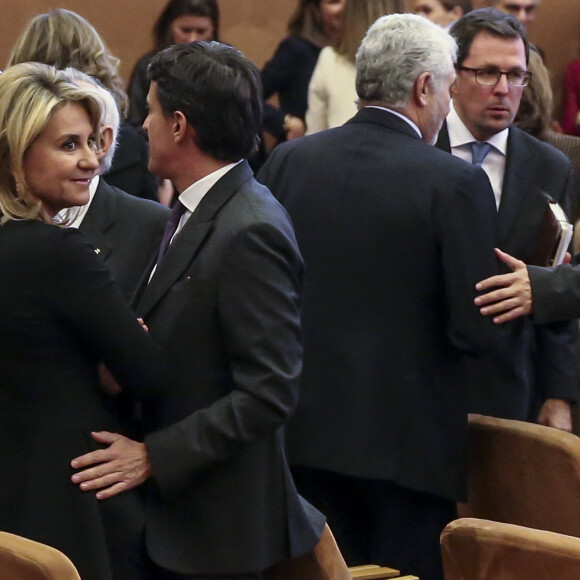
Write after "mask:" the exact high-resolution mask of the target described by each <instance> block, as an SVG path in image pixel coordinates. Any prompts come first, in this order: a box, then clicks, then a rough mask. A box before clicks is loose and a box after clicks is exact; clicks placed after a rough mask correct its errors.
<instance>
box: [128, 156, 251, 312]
mask: <svg viewBox="0 0 580 580" xmlns="http://www.w3.org/2000/svg"><path fill="white" fill-rule="evenodd" d="M252 175H253V173H252V170H251V169H250V166H249V165H248V163H247V162H246V161H243V162H242V163H240V164H239V165H237V166H236V167H234V168H233V169H231V170H230V171H228V173H226V175H224V176H223V177H222V178H221V179H220V180H219V181H218V182H217V183H216V184H215V185H214V186H213V187H212V188H211V189H210V190H209V191H208V192H207V194H206V195H205V196H204V198H203V199H202V200H201V202H200V204H199V206H198V207H197V208H196V210H195V211H194V212H193V214H192V215H191V217H190V218H189V219H188V220H187V223H186V224H185V226H184V227H183V229H182V230H181V231H180V232H179V234H178V235H177V236H176V237H175V239H174V240H173V243H172V244H171V246H170V247H169V249H168V250H167V252H166V254H165V256H164V257H163V260H162V261H161V263H160V264H159V265H158V267H157V270H156V271H155V273H154V274H153V277H152V278H151V280H150V282H149V284H148V285H147V287H146V288H144V290H143V292H142V294H141V297H140V299H138V300H137V311H138V313H139V315H140V316H147V314H148V313H149V312H150V311H151V309H152V308H153V307H154V306H155V305H156V304H157V303H158V302H159V300H161V298H163V296H164V295H165V294H166V293H167V292H168V291H169V289H170V288H171V287H172V286H173V284H175V282H176V281H177V280H178V279H179V278H180V277H181V276H182V275H183V273H184V272H185V270H186V269H187V268H188V266H189V265H190V264H191V262H192V261H193V260H194V259H195V256H196V255H197V253H198V252H199V250H200V249H201V247H202V246H203V243H204V241H205V240H206V238H207V237H208V236H209V235H210V234H211V231H212V229H213V227H214V222H215V220H216V218H217V216H218V213H219V211H220V209H221V208H222V207H223V206H224V205H225V204H226V203H227V202H228V200H229V199H230V198H231V197H232V196H233V195H234V194H235V193H236V191H237V190H238V189H239V188H240V187H241V186H242V185H243V184H244V183H246V182H247V181H248V180H249V179H251V177H252Z"/></svg>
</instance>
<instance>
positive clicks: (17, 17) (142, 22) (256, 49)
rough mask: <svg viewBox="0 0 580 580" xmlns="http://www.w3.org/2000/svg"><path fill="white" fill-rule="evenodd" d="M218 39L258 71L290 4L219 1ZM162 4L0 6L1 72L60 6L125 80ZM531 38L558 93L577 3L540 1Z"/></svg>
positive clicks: (17, 2) (578, 18) (93, 1)
mask: <svg viewBox="0 0 580 580" xmlns="http://www.w3.org/2000/svg"><path fill="white" fill-rule="evenodd" d="M219 2H220V7H221V11H222V39H223V40H224V41H225V42H229V43H231V44H233V45H235V46H237V47H238V48H240V50H242V51H243V52H245V53H246V54H247V55H248V56H249V57H250V58H252V59H253V60H254V61H255V62H256V63H257V64H258V65H259V66H261V65H263V64H264V62H265V61H266V60H267V59H268V58H269V56H270V55H271V54H272V52H273V51H274V49H275V48H276V45H277V43H278V42H279V40H280V39H281V38H282V37H283V36H284V33H285V29H286V23H287V21H288V18H289V16H290V14H291V13H292V11H293V9H294V6H295V2H294V1H293V0H219ZM164 4H165V0H59V2H58V4H55V2H54V0H25V1H23V0H2V18H0V67H4V66H5V64H6V61H7V59H8V55H9V53H10V48H11V46H12V44H13V43H14V41H15V39H16V38H17V36H18V34H19V32H20V31H21V30H22V28H23V27H24V25H25V24H26V22H27V21H28V20H29V19H30V18H31V17H32V16H34V15H35V14H38V13H40V12H46V11H47V10H49V9H50V8H51V7H54V6H60V7H63V8H68V9H70V10H74V11H76V12H78V13H79V14H81V15H82V16H84V17H85V18H87V19H88V20H89V21H90V22H91V23H92V24H93V25H94V26H95V27H96V28H97V30H98V31H99V32H100V33H101V35H102V36H103V38H104V39H105V41H106V42H107V44H108V45H109V47H110V49H111V50H112V52H113V53H114V54H115V55H117V56H118V57H120V58H121V61H122V65H121V72H122V74H123V76H124V77H125V78H128V76H129V74H130V72H131V69H132V67H133V64H134V63H135V61H136V60H137V58H139V56H140V55H141V54H143V53H144V52H146V51H147V50H148V49H149V47H150V44H151V40H150V31H151V26H152V24H153V22H154V20H155V18H156V16H157V14H158V13H159V12H160V10H161V8H162V7H163V6H164ZM531 38H532V40H533V41H534V42H536V43H537V44H538V45H539V46H541V47H542V48H543V49H544V50H545V52H546V55H547V63H548V65H549V67H550V69H551V71H552V73H553V80H554V86H555V88H556V89H557V91H558V94H559V88H560V86H561V80H562V74H563V70H564V67H565V65H566V63H567V62H568V61H569V60H570V59H571V58H572V57H573V55H574V54H575V50H576V47H577V39H579V38H580V2H579V1H578V0H543V2H542V4H541V6H540V9H539V12H538V17H537V21H536V22H535V23H534V26H533V28H532V30H531Z"/></svg>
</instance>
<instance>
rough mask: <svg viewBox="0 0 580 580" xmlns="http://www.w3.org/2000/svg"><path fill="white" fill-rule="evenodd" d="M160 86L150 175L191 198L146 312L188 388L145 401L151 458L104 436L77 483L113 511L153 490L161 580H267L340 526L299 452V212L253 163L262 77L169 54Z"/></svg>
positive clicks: (218, 59)
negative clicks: (133, 492)
mask: <svg viewBox="0 0 580 580" xmlns="http://www.w3.org/2000/svg"><path fill="white" fill-rule="evenodd" d="M149 71H150V77H151V81H152V82H151V88H150V92H149V96H148V104H149V115H148V117H147V119H146V121H145V124H144V127H145V129H146V130H147V132H148V134H149V141H150V150H151V160H150V169H151V170H152V172H153V173H155V174H156V175H158V176H159V177H161V178H165V179H170V180H171V181H172V182H173V184H174V185H175V187H176V188H177V190H178V191H179V192H180V196H179V202H178V204H177V208H181V213H182V215H181V217H180V218H179V219H178V211H177V210H176V211H175V213H174V215H173V219H171V220H170V222H171V223H172V224H174V226H175V227H176V229H175V228H173V229H175V233H174V234H173V233H172V230H171V229H168V231H167V232H166V234H167V236H166V237H165V238H164V243H162V247H161V250H160V258H159V259H158V262H157V264H156V267H155V269H154V271H153V274H152V276H151V278H150V281H149V284H148V285H147V286H146V287H144V288H142V289H141V292H140V295H139V296H138V299H137V302H136V304H137V311H138V313H139V314H140V315H141V316H143V317H144V319H145V322H146V324H147V325H148V327H149V332H150V333H151V336H152V337H153V338H154V339H155V340H156V341H158V342H159V343H160V344H161V345H163V346H164V347H165V348H166V349H167V351H168V352H169V353H170V356H171V360H172V363H173V367H174V369H175V375H176V381H175V385H174V386H173V390H172V391H171V392H169V393H167V395H166V396H165V397H160V398H156V399H149V400H144V401H143V424H144V428H145V432H146V433H147V435H146V437H145V442H144V443H140V442H135V441H131V440H129V439H127V438H125V437H121V436H120V435H116V434H111V433H101V434H95V438H96V439H97V440H98V441H100V442H102V443H110V444H111V445H110V447H109V448H108V449H106V450H103V451H100V452H96V453H93V454H89V455H88V456H86V457H84V458H80V459H78V460H77V462H73V465H74V466H76V467H82V466H87V465H90V464H92V463H95V462H97V463H101V464H100V465H98V466H97V467H93V468H89V469H88V470H85V472H84V473H82V474H80V475H79V477H75V478H74V481H75V482H82V481H83V480H86V482H85V483H84V484H83V485H82V488H83V489H96V488H100V487H103V486H104V487H105V489H104V490H102V491H100V492H99V493H98V497H100V498H102V499H105V498H107V497H110V496H112V495H115V494H116V493H120V492H122V491H124V490H125V489H128V488H130V487H133V486H135V485H137V484H139V483H142V482H144V481H145V480H149V481H147V483H146V493H147V504H146V545H147V550H148V553H149V556H150V558H151V561H152V565H153V566H154V568H155V570H156V574H157V576H156V577H160V578H164V579H175V580H178V579H182V580H183V579H189V578H192V579H198V578H199V579H201V578H203V579H204V580H205V579H209V578H212V579H213V578H216V579H217V578H228V579H229V578H232V579H233V578H235V579H236V580H246V579H250V578H252V579H254V578H261V577H262V574H261V572H262V571H263V570H264V569H265V568H268V567H269V566H271V565H273V564H275V563H276V562H279V561H281V560H283V559H285V558H289V557H294V556H298V555H301V554H304V553H306V552H308V551H310V550H312V548H313V547H314V545H315V544H316V543H317V542H318V539H319V536H320V533H321V530H322V526H323V524H324V518H323V516H321V514H319V513H318V512H317V511H316V510H314V508H312V507H311V506H310V505H308V504H306V503H305V502H304V501H303V500H302V499H301V498H300V497H299V496H298V494H297V493H296V489H295V487H294V484H293V481H292V478H291V475H290V472H289V469H288V466H287V464H286V460H285V457H284V450H283V425H284V423H285V422H286V420H287V418H288V417H289V415H290V413H291V412H292V411H293V409H294V406H295V405H296V402H297V398H298V379H299V375H300V371H301V367H302V345H301V332H300V313H299V304H300V297H301V291H302V271H303V264H302V259H301V257H300V253H299V251H298V247H297V244H296V240H295V238H294V232H293V230H292V226H291V224H290V221H289V219H288V216H287V214H286V212H285V211H284V209H283V208H282V206H281V205H280V204H279V203H278V202H277V201H276V200H275V199H274V197H273V196H272V195H271V193H270V192H269V191H268V190H267V189H266V188H265V187H263V186H261V185H259V184H258V183H257V182H256V181H255V180H254V179H253V176H252V172H251V170H250V168H249V166H248V164H247V162H246V161H245V159H244V158H245V157H246V156H247V155H248V154H250V153H251V152H252V150H253V149H254V147H255V145H256V135H257V134H258V131H259V129H260V126H261V88H260V81H259V72H258V70H257V69H256V67H255V66H254V65H253V64H252V63H251V62H250V61H249V60H248V59H247V58H246V57H244V56H243V55H242V54H241V53H239V52H238V51H236V50H235V49H233V48H231V47H228V46H225V45H222V44H219V43H201V42H196V43H192V44H188V45H179V46H174V47H171V48H169V49H167V50H165V51H163V52H161V53H159V54H158V55H157V56H156V57H155V58H154V59H153V61H152V63H151V65H150V68H149ZM172 235H173V237H172V242H171V243H170V244H169V245H167V242H169V239H170V237H171V236H172ZM165 248H167V249H165Z"/></svg>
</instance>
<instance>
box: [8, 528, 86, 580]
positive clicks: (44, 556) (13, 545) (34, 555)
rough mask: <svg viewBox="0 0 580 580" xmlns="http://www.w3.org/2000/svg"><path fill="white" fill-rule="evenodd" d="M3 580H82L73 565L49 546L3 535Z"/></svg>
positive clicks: (12, 535)
mask: <svg viewBox="0 0 580 580" xmlns="http://www.w3.org/2000/svg"><path fill="white" fill-rule="evenodd" d="M0 580H81V579H80V576H79V574H78V572H77V570H76V568H75V567H74V565H73V563H72V562H71V561H70V560H69V559H68V558H67V557H66V556H65V555H64V554H63V553H62V552H59V551H58V550H55V549H54V548H51V547H50V546H46V545H45V544H40V543H38V542H33V541H32V540H28V539H26V538H22V537H20V536H15V535H14V534H9V533H7V532H0Z"/></svg>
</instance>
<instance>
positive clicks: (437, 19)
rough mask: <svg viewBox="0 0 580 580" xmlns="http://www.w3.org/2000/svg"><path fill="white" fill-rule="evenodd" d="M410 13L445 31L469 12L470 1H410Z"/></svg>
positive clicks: (470, 7)
mask: <svg viewBox="0 0 580 580" xmlns="http://www.w3.org/2000/svg"><path fill="white" fill-rule="evenodd" d="M411 8H412V10H411V12H413V13H414V14H419V15H420V16H424V17H425V18H428V19H429V20H431V22H434V23H435V24H438V25H439V26H442V27H443V28H444V29H445V30H447V31H449V29H450V28H451V27H452V26H453V24H454V23H455V22H456V21H457V20H459V19H460V18H461V17H462V16H463V15H464V14H467V13H468V12H471V10H472V6H471V0H411Z"/></svg>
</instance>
